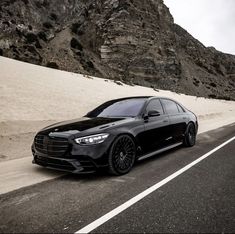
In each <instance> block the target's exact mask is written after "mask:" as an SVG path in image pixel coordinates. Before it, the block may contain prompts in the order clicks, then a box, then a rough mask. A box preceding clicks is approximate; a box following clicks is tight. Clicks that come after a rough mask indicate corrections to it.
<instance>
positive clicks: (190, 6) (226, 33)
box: [164, 0, 235, 55]
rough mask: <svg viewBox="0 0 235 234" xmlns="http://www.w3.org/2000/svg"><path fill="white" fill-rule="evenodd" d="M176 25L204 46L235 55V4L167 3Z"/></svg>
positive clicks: (220, 0) (210, 0)
mask: <svg viewBox="0 0 235 234" xmlns="http://www.w3.org/2000/svg"><path fill="white" fill-rule="evenodd" d="M164 2H165V4H166V5H167V6H168V7H169V8H170V11H171V14H172V15H173V17H174V19H175V23H177V24H179V25H180V26H182V27H183V28H184V29H186V30H187V31H188V32H189V33H190V34H192V35H193V36H194V37H195V38H197V39H198V40H199V41H201V42H202V43H203V44H204V45H205V46H213V47H215V48H216V49H217V50H220V51H223V52H226V53H230V54H234V55H235V0H164Z"/></svg>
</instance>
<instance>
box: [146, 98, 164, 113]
mask: <svg viewBox="0 0 235 234" xmlns="http://www.w3.org/2000/svg"><path fill="white" fill-rule="evenodd" d="M150 110H155V111H158V112H159V113H160V114H161V115H162V114H163V109H162V104H161V102H160V101H159V99H154V100H152V101H150V102H149V104H148V106H147V108H146V111H147V113H148V112H149V111H150Z"/></svg>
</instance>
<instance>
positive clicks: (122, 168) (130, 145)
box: [109, 135, 136, 175]
mask: <svg viewBox="0 0 235 234" xmlns="http://www.w3.org/2000/svg"><path fill="white" fill-rule="evenodd" d="M135 157H136V146H135V142H134V141H133V139H132V138H131V137H130V136H128V135H121V136H119V137H118V138H117V139H116V140H115V141H114V142H113V144H112V146H111V149H110V152H109V172H110V173H111V174H113V175H124V174H126V173H128V172H129V171H130V170H131V169H132V167H133V165H134V162H135Z"/></svg>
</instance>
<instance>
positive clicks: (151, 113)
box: [148, 110, 161, 117]
mask: <svg viewBox="0 0 235 234" xmlns="http://www.w3.org/2000/svg"><path fill="white" fill-rule="evenodd" d="M159 115H161V114H160V112H159V111H156V110H150V111H149V112H148V117H155V116H159Z"/></svg>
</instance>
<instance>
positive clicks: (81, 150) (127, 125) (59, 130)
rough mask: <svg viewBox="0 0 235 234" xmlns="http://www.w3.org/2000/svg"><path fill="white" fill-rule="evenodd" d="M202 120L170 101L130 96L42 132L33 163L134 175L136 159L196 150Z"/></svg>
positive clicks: (35, 140)
mask: <svg viewBox="0 0 235 234" xmlns="http://www.w3.org/2000/svg"><path fill="white" fill-rule="evenodd" d="M197 130H198V122H197V117H196V116H195V114H193V113H192V112H191V111H189V110H187V109H186V108H185V107H183V106H182V105H181V104H180V103H178V102H176V101H174V100H171V99H169V98H159V97H128V98H121V99H116V100H111V101H108V102H105V103H104V104H102V105H100V106H98V107H97V108H96V109H94V110H93V111H91V112H89V113H88V114H87V115H86V116H84V117H83V118H80V119H76V120H72V121H67V122H61V123H57V124H54V125H51V126H48V127H46V128H44V129H42V130H41V131H40V132H38V133H37V135H36V136H35V139H34V142H33V145H32V152H33V157H34V159H33V163H35V164H38V165H41V166H44V167H48V168H53V169H57V170H62V171H68V172H73V173H87V172H95V171H96V170H98V169H102V168H107V169H108V170H109V172H110V173H112V174H114V175H122V174H125V173H128V172H129V171H130V170H131V168H132V167H133V165H134V163H135V161H136V160H141V159H145V158H148V157H151V156H153V155H155V154H157V153H160V152H163V151H165V150H169V149H171V148H173V147H176V146H179V145H180V144H184V145H185V146H188V147H191V146H193V145H195V142H196V135H197Z"/></svg>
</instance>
